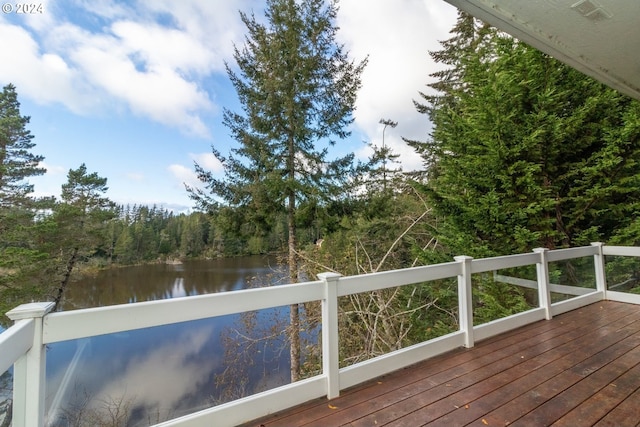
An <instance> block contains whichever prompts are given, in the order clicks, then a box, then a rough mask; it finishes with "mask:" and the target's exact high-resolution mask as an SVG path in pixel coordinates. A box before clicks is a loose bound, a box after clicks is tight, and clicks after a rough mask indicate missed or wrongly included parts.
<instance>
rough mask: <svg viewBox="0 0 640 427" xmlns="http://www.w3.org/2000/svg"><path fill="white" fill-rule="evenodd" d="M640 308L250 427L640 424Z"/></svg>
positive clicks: (426, 368) (481, 348)
mask: <svg viewBox="0 0 640 427" xmlns="http://www.w3.org/2000/svg"><path fill="white" fill-rule="evenodd" d="M639 402H640V306H638V305H632V304H624V303H616V302H609V301H603V302H599V303H596V304H592V305H589V306H587V307H584V308H581V309H578V310H575V311H572V312H569V313H565V314H563V315H560V316H557V317H555V318H553V319H552V320H550V321H540V322H536V323H533V324H531V325H528V326H525V327H522V328H519V329H517V330H514V331H511V332H508V333H505V334H502V335H500V336H497V337H494V338H491V339H487V340H485V341H482V342H478V343H476V345H475V347H474V348H472V349H460V350H456V351H454V352H451V353H448V354H446V355H443V356H439V357H436V358H433V359H430V360H428V361H425V362H422V363H419V364H417V365H414V366H412V367H409V368H406V369H401V370H399V371H396V372H394V373H391V374H389V375H386V376H383V377H380V378H378V379H377V380H375V381H370V382H368V383H365V384H362V385H359V386H356V387H353V388H351V389H348V390H345V391H343V392H342V394H341V396H340V397H339V398H337V399H333V400H331V401H327V400H326V399H316V400H314V401H311V402H309V403H307V404H305V405H301V406H297V407H294V408H292V409H290V410H288V411H285V412H282V413H278V414H273V415H270V416H267V417H264V418H262V419H260V420H256V421H253V422H251V423H249V424H246V426H251V427H257V426H266V427H275V426H287V427H293V426H322V427H330V426H376V427H377V426H465V425H470V426H505V425H510V426H548V425H553V426H570V427H582V426H638V425H640V406H639V405H640V404H639Z"/></svg>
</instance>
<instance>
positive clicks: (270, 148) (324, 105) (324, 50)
mask: <svg viewBox="0 0 640 427" xmlns="http://www.w3.org/2000/svg"><path fill="white" fill-rule="evenodd" d="M336 13H337V1H335V0H329V1H325V0H309V1H304V2H301V1H296V0H267V2H266V10H265V16H266V21H262V20H258V19H256V17H255V16H254V15H253V14H251V15H247V14H245V13H241V18H242V21H243V22H244V24H245V25H246V27H247V31H248V34H247V37H246V41H245V44H244V46H243V47H236V48H235V53H234V58H235V61H236V63H237V68H235V67H232V66H230V65H227V73H228V75H229V78H230V79H231V82H232V84H233V86H234V88H235V90H236V92H237V95H238V97H239V100H240V103H241V104H242V112H234V111H231V110H225V111H224V124H225V126H227V127H228V128H229V130H230V132H231V136H232V137H233V138H234V139H235V140H236V141H237V142H238V144H239V147H238V148H234V149H232V151H231V155H230V156H228V157H223V156H222V155H221V153H219V152H218V151H217V150H215V149H214V154H215V155H216V156H217V157H218V158H219V159H220V160H221V161H222V163H223V165H224V171H225V177H224V179H216V178H214V177H213V175H212V174H211V173H210V172H208V171H206V170H204V169H202V168H201V167H200V166H199V165H197V164H196V171H197V173H198V175H199V177H200V179H201V180H202V181H203V182H204V183H205V184H206V186H207V190H208V191H209V192H210V194H209V193H206V192H204V191H197V190H194V189H190V193H191V195H192V197H193V198H194V199H195V200H196V201H197V202H198V204H199V205H200V206H201V207H209V206H212V205H215V204H216V202H214V201H213V200H214V199H213V198H212V197H211V196H212V195H213V196H215V197H216V198H217V200H219V199H222V200H223V201H224V203H226V204H228V205H231V206H246V207H248V208H249V209H248V212H250V214H251V216H250V217H248V220H249V221H250V222H251V223H252V224H254V225H255V226H256V227H259V228H261V229H262V230H265V231H266V230H269V229H270V228H271V227H273V226H274V225H275V224H274V218H275V217H274V214H277V213H280V212H286V215H287V223H288V252H289V258H288V263H289V275H290V280H291V281H292V282H296V281H297V277H298V259H297V253H298V242H297V236H296V210H297V207H298V206H299V205H300V204H301V203H303V202H305V201H307V200H318V199H321V198H322V197H329V196H330V195H331V194H336V191H337V190H338V189H339V188H340V187H341V186H342V184H343V183H344V180H346V179H347V178H348V172H349V169H350V167H351V165H352V161H353V156H352V155H350V156H346V157H343V158H337V159H333V160H331V159H328V150H327V147H328V146H330V145H333V144H334V143H335V139H336V138H337V139H342V138H345V137H347V136H348V135H349V132H348V126H349V124H350V123H351V122H352V121H353V118H352V115H351V113H352V111H353V109H354V104H355V99H356V92H357V90H358V88H359V87H360V74H361V72H362V70H363V68H364V66H365V63H366V61H362V62H359V63H356V62H353V61H350V60H349V59H348V56H347V54H346V53H345V52H344V49H343V46H341V45H340V44H338V43H337V41H336V33H337V30H338V29H337V27H336V26H335V24H334V22H335V18H336ZM263 22H264V23H263ZM321 147H324V148H321ZM298 322H299V320H298V307H297V306H292V307H291V331H292V333H291V334H290V339H291V349H292V354H291V373H292V380H295V379H297V378H298V375H299V371H300V368H299V362H300V354H299V343H298V337H297V335H298V330H299V326H298Z"/></svg>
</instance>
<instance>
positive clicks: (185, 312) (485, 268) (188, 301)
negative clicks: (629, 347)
mask: <svg viewBox="0 0 640 427" xmlns="http://www.w3.org/2000/svg"><path fill="white" fill-rule="evenodd" d="M604 255H622V256H640V248H626V247H617V246H614V247H608V246H604V245H602V244H600V243H597V244H593V245H592V246H587V247H580V248H571V249H561V250H553V251H550V250H547V249H536V250H535V251H534V252H533V253H528V254H517V255H509V256H501V257H495V258H486V259H477V260H475V259H472V258H470V257H456V258H455V261H454V262H449V263H444V264H437V265H430V266H424V267H413V268H408V269H403V270H396V271H386V272H380V273H372V274H365V275H359V276H351V277H342V276H340V275H338V274H334V273H324V274H321V275H320V276H319V278H320V280H317V281H309V282H305V283H299V284H289V285H280V286H273V287H268V288H258V289H248V290H240V291H232V292H225V293H217V294H210V295H201V296H194V297H184V298H176V299H171V300H162V301H151V302H140V303H133V304H127V305H118V306H110V307H100V308H92V309H83V310H74V311H68V312H61V313H48V312H49V310H50V306H49V305H47V304H35V305H27V306H21V307H19V308H17V309H15V310H12V311H11V312H9V313H8V315H9V316H10V317H11V318H12V319H13V320H16V324H15V325H14V326H12V327H11V328H9V329H8V330H7V331H5V332H4V333H3V334H1V335H0V368H3V369H4V370H6V369H8V367H10V366H11V364H13V363H14V362H15V365H14V384H15V386H14V405H13V407H14V425H21V426H22V425H24V426H26V427H36V426H37V427H40V426H42V425H44V390H45V384H44V366H45V356H46V354H45V352H44V348H45V345H46V344H50V343H55V342H59V341H67V340H74V339H81V338H88V337H92V336H97V335H103V334H110V333H117V332H124V331H129V330H134V329H141V328H149V327H154V326H161V325H168V324H173V323H178V322H186V321H191V320H198V319H204V318H211V317H217V316H224V315H229V314H237V313H244V312H248V311H254V310H261V309H269V308H273V307H283V306H288V305H290V304H302V303H307V302H312V301H321V303H322V323H321V325H322V326H321V332H322V340H321V341H322V363H323V370H322V373H321V374H320V375H317V376H314V377H312V378H308V379H305V380H302V381H297V382H294V383H292V384H288V385H285V386H281V387H278V388H275V389H272V390H269V391H265V392H262V393H258V394H255V395H252V396H248V397H245V398H242V399H238V400H235V401H233V402H229V403H225V404H221V405H218V406H215V407H212V408H209V409H205V410H202V411H199V412H195V413H193V414H189V415H187V416H183V417H180V418H176V419H173V420H170V421H167V422H164V423H161V424H157V425H158V426H201V425H234V424H239V423H242V422H247V421H250V420H251V419H255V418H258V417H260V416H263V415H266V414H268V413H271V412H274V411H278V410H282V409H286V408H287V407H290V406H293V405H296V404H299V403H304V402H306V401H308V400H311V399H314V398H318V397H322V396H327V397H328V398H333V397H336V396H338V395H339V393H340V390H342V389H344V388H346V387H350V386H352V385H355V384H358V383H361V382H363V381H367V380H369V379H371V378H375V377H377V376H380V375H382V374H385V373H388V372H390V371H393V370H396V369H399V368H401V367H405V366H408V365H411V364H413V363H416V362H418V361H421V360H424V359H426V358H429V357H433V356H435V355H438V354H442V353H444V352H447V351H450V350H453V349H455V348H459V347H461V346H466V347H471V346H473V345H474V342H475V341H477V340H480V339H484V338H487V337H490V336H493V335H496V334H499V333H502V332H505V331H508V330H510V329H514V328H517V327H519V326H522V325H525V324H527V323H531V322H534V321H537V320H542V319H545V318H546V319H549V318H551V317H552V316H553V315H556V314H559V313H562V312H565V311H569V310H571V309H574V308H578V307H580V306H583V305H586V304H589V303H591V302H595V301H598V300H602V299H605V298H607V297H608V296H609V295H612V296H613V297H614V298H621V299H623V300H632V299H633V298H630V297H627V296H623V297H620V296H619V295H618V293H615V292H613V293H612V292H607V289H606V283H605V280H606V278H605V275H604ZM584 257H593V259H594V266H595V277H596V287H595V289H589V288H579V287H571V286H567V285H563V286H560V285H554V284H551V283H550V282H549V266H548V264H549V263H550V262H557V261H563V260H570V259H575V258H584ZM529 265H532V266H536V276H537V279H536V280H535V281H533V280H530V281H523V282H520V281H519V280H515V279H513V280H512V281H511V283H512V284H513V285H517V286H525V287H530V288H537V290H538V296H539V306H538V307H536V308H533V309H531V310H528V311H525V312H523V313H518V314H515V315H512V316H508V317H506V318H503V319H497V320H494V321H492V322H488V323H485V324H482V325H474V324H473V300H472V292H471V284H472V279H471V275H472V274H478V273H486V272H493V273H494V274H495V275H496V276H495V277H500V275H498V274H497V273H496V272H497V271H499V270H505V269H511V268H517V267H523V266H529ZM502 277H503V278H506V276H502ZM451 278H453V279H457V284H458V300H459V301H458V323H459V329H458V330H457V331H454V332H452V333H450V334H447V335H444V336H441V337H439V338H436V339H432V340H429V341H426V342H423V343H418V344H415V345H412V346H409V347H406V348H403V349H400V350H397V351H394V352H391V353H388V354H385V355H383V356H379V357H375V358H373V359H370V360H367V361H364V362H360V363H357V364H354V365H351V366H348V367H343V368H339V360H338V353H339V352H338V346H339V340H338V306H339V302H338V298H339V297H344V296H348V295H352V294H358V293H363V292H371V291H377V290H381V289H387V288H393V287H398V286H406V285H411V284H418V283H426V282H432V281H436V280H441V279H451ZM505 280H510V279H505ZM522 280H524V279H522ZM556 291H560V292H563V293H566V294H568V295H573V297H572V298H570V299H568V300H564V301H560V302H556V303H553V304H552V303H551V298H550V293H551V292H556ZM617 300H620V299H617ZM634 301H635V300H634ZM636 303H640V300H638V301H637V302H636ZM4 370H3V371H0V372H4ZM16 422H17V424H16Z"/></svg>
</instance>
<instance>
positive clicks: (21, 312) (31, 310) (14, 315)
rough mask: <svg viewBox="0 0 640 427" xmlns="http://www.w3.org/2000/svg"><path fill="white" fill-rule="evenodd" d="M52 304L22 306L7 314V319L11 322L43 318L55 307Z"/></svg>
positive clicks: (37, 303) (33, 303) (42, 303)
mask: <svg viewBox="0 0 640 427" xmlns="http://www.w3.org/2000/svg"><path fill="white" fill-rule="evenodd" d="M55 305H56V304H55V303H54V302H31V303H28V304H22V305H19V306H18V307H16V308H14V309H13V310H10V311H8V312H7V317H8V318H9V319H11V320H13V321H16V320H22V319H33V318H37V317H43V316H44V315H45V314H47V313H49V312H50V311H51V310H53V307H55Z"/></svg>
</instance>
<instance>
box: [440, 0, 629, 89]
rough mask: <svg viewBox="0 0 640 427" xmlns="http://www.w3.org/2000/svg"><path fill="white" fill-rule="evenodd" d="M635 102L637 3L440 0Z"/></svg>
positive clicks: (622, 0) (613, 0) (610, 0)
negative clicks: (633, 99)
mask: <svg viewBox="0 0 640 427" xmlns="http://www.w3.org/2000/svg"><path fill="white" fill-rule="evenodd" d="M445 1H447V2H448V3H451V4H452V5H454V6H456V7H457V8H459V9H460V10H463V11H465V12H468V13H470V14H471V15H473V16H475V17H477V18H480V19H482V20H483V21H485V22H487V23H489V24H491V25H493V26H494V27H496V28H498V29H500V30H502V31H504V32H506V33H509V34H511V35H512V36H514V37H516V38H518V39H520V40H522V41H524V42H525V43H528V44H530V45H531V46H533V47H535V48H537V49H539V50H541V51H543V52H545V53H547V54H549V55H551V56H553V57H555V58H556V59H558V60H560V61H563V62H565V63H566V64H568V65H570V66H572V67H574V68H575V69H577V70H579V71H581V72H583V73H585V74H587V75H589V76H592V77H594V78H596V79H598V80H600V81H601V82H603V83H605V84H607V85H609V86H611V87H612V88H614V89H617V90H619V91H620V92H622V93H625V94H627V95H629V96H632V97H634V98H636V99H638V100H640V0H445Z"/></svg>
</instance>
